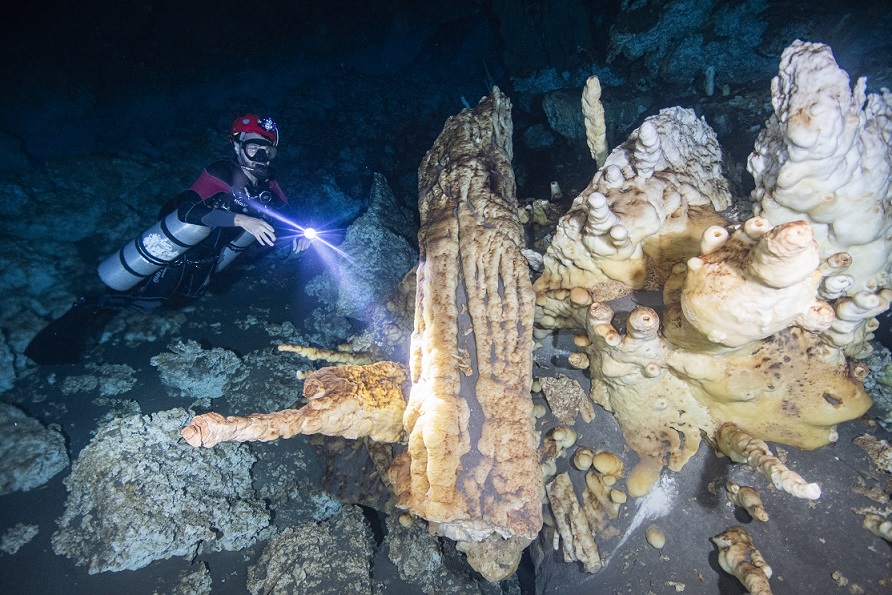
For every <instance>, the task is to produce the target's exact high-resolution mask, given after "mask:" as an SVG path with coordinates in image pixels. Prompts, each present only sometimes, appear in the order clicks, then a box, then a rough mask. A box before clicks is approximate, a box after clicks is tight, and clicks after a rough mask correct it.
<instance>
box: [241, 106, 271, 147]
mask: <svg viewBox="0 0 892 595" xmlns="http://www.w3.org/2000/svg"><path fill="white" fill-rule="evenodd" d="M246 132H253V133H255V134H259V135H261V136H262V137H263V138H265V139H267V140H268V141H269V142H271V143H272V145H273V146H274V147H275V146H278V144H279V129H278V128H276V123H275V122H274V121H273V119H272V118H269V117H266V118H261V117H260V116H258V115H257V114H245V115H244V116H239V117H238V118H236V119H235V120H233V121H232V126H231V127H230V128H229V136H230V138H231V139H232V141H233V142H235V141H237V140H239V138H238V137H239V135H240V134H242V133H246Z"/></svg>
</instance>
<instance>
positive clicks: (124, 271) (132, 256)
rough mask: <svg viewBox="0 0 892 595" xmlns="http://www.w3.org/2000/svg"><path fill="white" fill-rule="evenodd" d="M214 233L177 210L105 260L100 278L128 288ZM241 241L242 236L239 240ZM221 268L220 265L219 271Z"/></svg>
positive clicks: (109, 283)
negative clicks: (182, 216) (187, 221)
mask: <svg viewBox="0 0 892 595" xmlns="http://www.w3.org/2000/svg"><path fill="white" fill-rule="evenodd" d="M210 233H211V228H210V227H205V226H204V225H192V224H191V223H183V222H182V221H180V219H179V217H177V211H176V210H174V211H172V212H171V213H170V214H168V215H167V217H165V218H164V219H161V220H160V221H159V222H158V223H156V224H155V225H153V226H152V227H150V228H149V229H147V230H145V231H144V232H142V233H141V234H139V235H138V236H136V238H134V240H133V241H132V242H129V243H128V244H126V245H125V246H124V247H123V248H121V249H120V250H118V251H117V252H115V253H114V254H112V255H111V256H109V257H108V258H106V259H105V260H104V261H102V263H101V264H100V265H99V270H98V272H99V278H100V279H102V282H103V283H105V284H106V285H108V286H109V287H111V288H112V289H115V290H117V291H126V290H128V289H130V288H131V287H133V286H134V285H136V284H137V283H139V282H140V281H142V280H143V279H145V278H146V277H149V276H151V275H153V274H154V273H155V272H156V271H157V270H158V269H160V268H161V267H163V266H165V265H167V264H169V263H170V262H172V261H173V260H174V259H176V258H177V257H178V256H180V255H181V254H182V253H183V252H185V251H186V250H188V249H189V248H191V247H192V246H194V245H195V244H197V243H198V242H200V241H201V240H203V239H205V238H206V237H208V235H210ZM248 235H250V234H248ZM240 237H241V236H239V238H240ZM251 239H253V236H252V238H251ZM237 240H238V238H237V239H236V240H235V241H237ZM249 243H250V242H249ZM246 245H247V244H246ZM227 247H228V246H227ZM230 260H232V259H231V258H230ZM219 268H220V267H219V265H218V270H219Z"/></svg>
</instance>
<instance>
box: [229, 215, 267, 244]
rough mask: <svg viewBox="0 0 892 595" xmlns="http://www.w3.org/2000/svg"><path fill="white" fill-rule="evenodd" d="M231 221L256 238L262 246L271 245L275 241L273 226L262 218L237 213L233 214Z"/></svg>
mask: <svg viewBox="0 0 892 595" xmlns="http://www.w3.org/2000/svg"><path fill="white" fill-rule="evenodd" d="M233 223H235V224H236V225H237V226H238V227H241V228H242V229H244V230H245V231H247V232H248V233H250V234H251V235H252V236H254V237H255V238H257V241H258V242H260V244H261V245H262V246H272V245H273V243H274V242H275V241H276V232H275V230H274V229H273V226H272V225H270V224H269V223H267V222H266V221H264V220H263V219H258V218H256V217H248V216H247V215H242V214H241V213H239V214H238V215H236V216H235V219H234V220H233Z"/></svg>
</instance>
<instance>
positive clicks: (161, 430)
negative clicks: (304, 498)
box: [52, 409, 270, 574]
mask: <svg viewBox="0 0 892 595" xmlns="http://www.w3.org/2000/svg"><path fill="white" fill-rule="evenodd" d="M188 417H189V414H188V412H187V411H185V410H183V409H171V410H169V411H162V412H159V413H155V414H154V415H151V416H140V415H133V416H128V417H121V418H117V419H115V420H113V421H111V422H109V423H108V424H106V425H105V426H103V427H102V428H101V429H100V430H99V431H98V433H97V435H96V437H95V438H94V439H93V440H92V441H91V442H90V444H88V445H87V446H86V447H85V448H84V449H83V450H82V451H81V453H80V455H79V456H78V458H77V460H75V461H74V463H73V464H72V466H71V475H70V476H68V477H67V478H66V479H65V485H66V486H67V487H68V498H67V500H66V502H65V512H64V514H63V515H62V517H61V518H59V519H58V521H57V522H58V525H59V529H58V531H56V533H55V534H54V535H53V538H52V543H53V551H54V552H56V554H59V555H64V556H66V557H68V558H71V559H72V560H74V561H75V563H77V564H78V565H82V566H86V567H87V570H88V572H89V573H90V574H95V573H97V572H106V571H119V570H135V569H137V568H142V567H144V566H146V565H148V564H149V563H151V562H153V561H154V560H162V559H166V558H170V557H173V556H194V555H195V554H196V553H200V552H205V551H220V550H230V551H233V550H240V549H242V548H244V547H248V546H250V545H251V544H252V543H254V541H255V540H256V539H258V538H259V537H263V536H265V532H264V530H265V529H266V528H267V527H269V525H270V514H269V511H268V510H267V508H266V505H265V504H264V502H263V501H261V500H259V499H258V498H257V497H256V496H255V493H254V488H253V486H252V484H251V476H250V469H251V465H253V464H254V462H255V459H254V457H253V456H252V455H251V453H250V452H249V451H248V449H247V447H246V446H242V445H237V444H223V445H220V447H219V448H216V449H213V450H206V449H200V450H199V449H194V448H191V447H189V446H187V445H185V444H182V443H178V440H177V438H178V431H179V429H180V428H181V427H182V425H183V423H184V422H185V420H187V419H188Z"/></svg>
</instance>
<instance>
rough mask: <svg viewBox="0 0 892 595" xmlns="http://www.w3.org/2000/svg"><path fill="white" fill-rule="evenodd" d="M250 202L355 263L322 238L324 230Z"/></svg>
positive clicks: (260, 210)
mask: <svg viewBox="0 0 892 595" xmlns="http://www.w3.org/2000/svg"><path fill="white" fill-rule="evenodd" d="M250 202H251V206H252V207H254V208H255V209H256V210H258V211H259V212H261V213H263V214H265V215H269V216H270V217H272V218H273V219H275V220H276V221H280V222H282V223H284V224H285V225H286V226H288V227H291V228H293V229H296V230H297V231H299V232H300V233H301V235H303V236H304V237H305V238H307V239H309V240H313V242H314V243H315V242H320V243H321V244H324V245H325V246H326V247H328V248H330V249H331V250H332V251H333V252H334V253H335V254H337V255H338V256H340V257H342V258H344V259H345V260H347V261H348V262H349V263H350V264H356V262H355V261H354V260H353V258H351V257H350V255H349V254H347V253H346V252H344V251H343V250H341V249H340V248H338V247H337V246H335V245H334V244H332V243H330V242H327V241H326V240H325V239H323V238H322V237H321V235H322V234H323V233H325V232H324V231H317V230H315V229H313V228H312V227H304V226H302V225H298V224H297V223H295V222H294V221H292V220H291V219H289V218H287V217H285V216H284V215H282V214H281V213H278V212H276V211H274V210H272V209H270V208H269V207H267V206H266V205H263V204H261V203H259V202H257V201H255V200H251V201H250Z"/></svg>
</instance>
